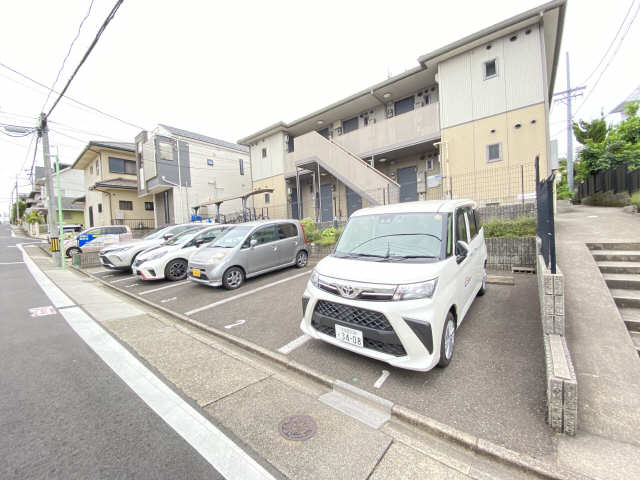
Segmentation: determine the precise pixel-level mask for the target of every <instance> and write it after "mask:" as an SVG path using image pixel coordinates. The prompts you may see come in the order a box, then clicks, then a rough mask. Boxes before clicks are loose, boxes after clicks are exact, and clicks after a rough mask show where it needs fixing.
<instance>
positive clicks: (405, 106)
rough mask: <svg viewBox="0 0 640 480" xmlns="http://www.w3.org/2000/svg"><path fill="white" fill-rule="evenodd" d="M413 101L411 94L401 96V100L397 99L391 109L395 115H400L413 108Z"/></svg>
mask: <svg viewBox="0 0 640 480" xmlns="http://www.w3.org/2000/svg"><path fill="white" fill-rule="evenodd" d="M414 104H415V101H414V98H413V95H411V96H410V97H407V98H403V99H402V100H398V101H397V102H396V103H394V105H393V110H394V112H395V114H396V115H402V114H403V113H407V112H410V111H412V110H413V108H414V106H415V105H414Z"/></svg>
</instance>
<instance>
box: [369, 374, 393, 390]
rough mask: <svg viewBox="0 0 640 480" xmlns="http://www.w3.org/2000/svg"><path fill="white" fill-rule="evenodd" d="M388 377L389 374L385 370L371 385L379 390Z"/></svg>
mask: <svg viewBox="0 0 640 480" xmlns="http://www.w3.org/2000/svg"><path fill="white" fill-rule="evenodd" d="M389 375H391V374H390V373H389V372H388V371H387V370H382V375H380V378H378V380H376V383H374V384H373V386H374V388H380V387H381V386H382V384H383V383H384V381H385V380H386V379H387V378H389Z"/></svg>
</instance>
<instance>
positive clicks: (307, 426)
mask: <svg viewBox="0 0 640 480" xmlns="http://www.w3.org/2000/svg"><path fill="white" fill-rule="evenodd" d="M278 430H280V435H282V436H283V437H284V438H286V439H287V440H293V441H296V442H301V441H304V440H308V439H310V438H311V437H313V436H314V435H315V434H316V432H317V431H318V426H317V425H316V422H315V420H314V419H313V418H311V417H310V416H309V415H292V416H291V417H286V418H285V419H283V420H282V421H281V422H280V425H279V426H278Z"/></svg>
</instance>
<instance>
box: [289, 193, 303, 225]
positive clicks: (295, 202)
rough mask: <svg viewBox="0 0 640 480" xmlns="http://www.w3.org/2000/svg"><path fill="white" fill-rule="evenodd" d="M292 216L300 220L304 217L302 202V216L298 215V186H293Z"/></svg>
mask: <svg viewBox="0 0 640 480" xmlns="http://www.w3.org/2000/svg"><path fill="white" fill-rule="evenodd" d="M291 216H292V217H293V218H296V219H298V220H300V218H304V213H303V212H302V203H300V217H298V189H297V188H296V187H292V188H291Z"/></svg>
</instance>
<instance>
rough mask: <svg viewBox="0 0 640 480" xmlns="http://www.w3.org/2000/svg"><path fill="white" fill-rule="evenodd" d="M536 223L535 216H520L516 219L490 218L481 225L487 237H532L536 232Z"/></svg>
mask: <svg viewBox="0 0 640 480" xmlns="http://www.w3.org/2000/svg"><path fill="white" fill-rule="evenodd" d="M536 224H537V220H536V218H535V217H520V218H517V219H516V220H501V219H499V218H492V219H491V220H489V221H488V222H486V223H485V224H484V225H483V227H484V236H485V237H488V238H497V237H533V236H535V234H536Z"/></svg>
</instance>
